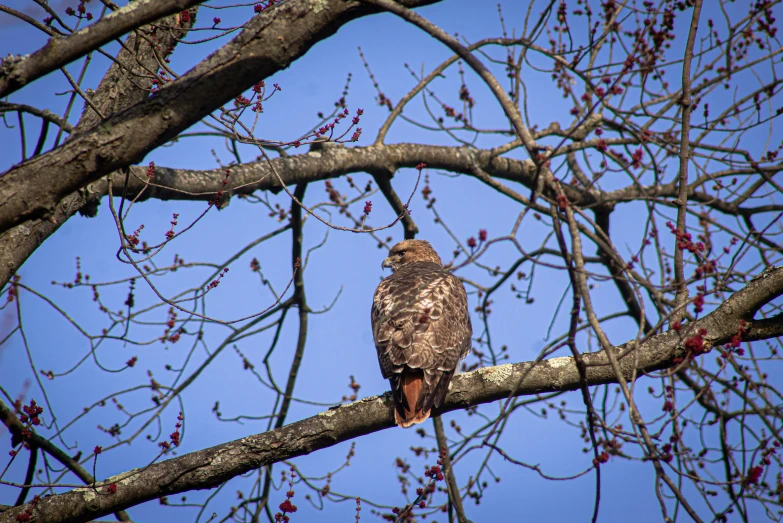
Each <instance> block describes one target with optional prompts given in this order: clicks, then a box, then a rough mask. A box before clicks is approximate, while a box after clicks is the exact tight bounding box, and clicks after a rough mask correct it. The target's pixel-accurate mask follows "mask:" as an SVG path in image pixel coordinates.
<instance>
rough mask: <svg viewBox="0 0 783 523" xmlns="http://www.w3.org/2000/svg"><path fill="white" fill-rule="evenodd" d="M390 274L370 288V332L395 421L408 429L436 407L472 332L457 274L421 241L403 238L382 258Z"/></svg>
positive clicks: (439, 403) (446, 388)
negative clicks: (391, 397) (388, 384)
mask: <svg viewBox="0 0 783 523" xmlns="http://www.w3.org/2000/svg"><path fill="white" fill-rule="evenodd" d="M381 266H382V267H383V268H387V267H388V268H391V270H392V274H391V275H390V276H389V277H387V278H385V279H384V280H383V281H381V283H380V284H379V285H378V288H377V289H376V290H375V296H374V297H373V303H372V333H373V338H374V340H375V348H376V349H377V350H378V362H379V363H380V365H381V373H382V374H383V377H384V378H386V379H388V380H389V382H390V383H391V389H392V396H393V397H394V407H395V408H394V420H395V421H396V422H397V425H399V426H400V427H404V428H406V427H410V426H411V425H414V424H416V423H421V422H423V421H424V420H426V419H427V418H429V417H430V411H431V410H432V408H433V407H440V405H441V404H442V403H443V398H445V397H446V393H447V392H448V390H449V383H450V382H451V378H452V376H454V373H455V372H457V371H458V367H459V363H460V361H461V360H462V359H463V358H464V357H465V356H467V355H468V352H470V346H471V336H472V334H473V330H472V328H471V325H470V315H469V314H468V297H467V294H466V293H465V287H464V286H463V285H462V282H461V281H459V278H457V277H456V276H454V275H453V274H451V273H450V272H449V271H448V270H446V269H444V268H443V263H442V262H441V260H440V257H439V256H438V254H437V253H436V252H435V250H434V249H433V248H432V246H431V245H430V244H429V242H426V241H423V240H404V241H401V242H400V243H398V244H397V245H395V246H394V247H392V249H391V251H389V256H388V258H386V259H385V260H383V264H382V265H381Z"/></svg>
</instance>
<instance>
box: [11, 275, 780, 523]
mask: <svg viewBox="0 0 783 523" xmlns="http://www.w3.org/2000/svg"><path fill="white" fill-rule="evenodd" d="M780 295H783V268H780V267H778V268H769V269H767V270H765V271H764V272H763V273H762V274H761V275H760V276H758V277H757V278H755V279H754V280H753V281H751V282H750V283H749V284H748V285H747V286H746V287H745V288H743V289H741V290H740V291H738V292H736V293H735V294H734V295H732V296H731V297H730V298H729V299H728V300H726V301H725V302H724V303H723V304H722V305H721V306H719V307H718V308H717V309H716V310H714V311H713V312H711V313H710V314H708V315H706V316H704V317H703V318H702V319H700V320H698V321H695V322H693V325H692V328H693V329H706V331H707V334H706V335H705V339H706V340H708V342H709V343H710V344H711V345H712V346H715V345H719V344H722V343H725V342H727V341H729V340H730V339H731V337H732V336H733V335H734V334H736V333H737V328H738V325H739V321H740V320H741V319H747V318H749V317H750V316H751V315H752V314H753V312H754V311H756V310H758V308H759V307H760V306H761V305H763V304H766V303H769V302H770V301H771V300H773V299H775V298H776V297H778V296H780ZM762 321H763V327H764V328H763V329H761V332H763V335H764V337H768V336H780V335H783V322H781V321H779V319H778V320H776V322H770V321H764V320H762ZM757 323H758V321H757V320H751V321H750V322H749V325H748V329H747V334H746V336H745V339H746V340H756V339H760V338H761V332H757V329H756V325H757ZM773 325H774V326H776V327H777V329H776V330H775V329H773V328H772V327H773ZM635 345H636V342H635V341H630V342H627V343H625V344H624V345H621V346H619V347H612V348H611V349H610V350H611V351H613V353H614V359H615V361H616V362H617V364H618V365H619V370H620V372H621V375H622V377H623V378H624V379H626V380H627V379H632V378H633V377H634V376H638V375H640V374H645V373H649V372H652V371H655V370H659V369H663V368H668V367H670V366H671V365H672V364H673V360H674V358H677V357H684V356H685V353H684V351H683V349H682V342H681V340H680V337H679V334H678V333H676V332H674V331H669V332H665V333H663V334H658V335H656V336H653V337H650V338H649V339H647V340H646V341H644V342H642V343H639V344H638V346H635ZM634 352H636V353H635V354H634ZM621 354H626V356H625V357H623V358H621V359H619V361H618V360H617V358H618V356H619V355H621ZM628 354H632V356H630V357H629V356H628ZM581 357H582V360H583V362H584V365H585V370H586V377H583V378H582V379H581V380H580V373H579V369H578V368H577V365H576V362H575V359H574V358H573V357H561V358H554V359H550V360H545V361H543V362H540V363H538V364H534V363H533V362H525V363H516V364H506V365H500V366H497V367H488V368H483V369H479V370H477V371H474V372H469V373H466V374H461V375H459V376H457V377H455V379H454V381H453V385H452V388H451V392H450V393H449V395H448V397H447V398H446V401H445V402H444V405H443V407H442V408H441V409H439V410H438V411H437V412H434V413H433V414H434V415H438V414H442V413H443V412H449V411H452V410H457V409H463V408H466V407H468V406H471V405H478V404H481V403H488V402H491V401H495V400H499V399H505V398H506V397H507V396H508V395H509V394H510V393H512V392H513V391H516V394H518V395H531V394H539V393H543V392H553V391H563V390H577V389H579V387H580V381H581V382H582V383H584V381H586V382H587V384H588V385H590V386H594V385H600V384H607V383H616V382H617V379H618V375H617V374H616V373H615V370H613V368H612V366H611V365H609V360H610V358H609V357H607V354H606V353H605V352H604V351H600V352H595V353H583V354H582V355H581ZM634 362H636V364H635V363H634ZM522 376H525V378H524V381H523V382H522V383H521V385H520V384H519V381H520V379H521V377H522ZM393 408H394V407H393V403H392V399H391V396H390V395H389V394H388V393H386V394H384V395H382V396H373V397H370V398H365V399H363V400H361V401H357V402H355V403H351V404H349V405H343V406H340V407H336V408H332V409H329V410H327V411H324V412H322V413H320V414H318V415H316V416H313V417H310V418H307V419H304V420H301V421H297V422H294V423H291V424H289V425H286V426H284V427H281V428H279V429H275V430H271V431H269V432H265V433H262V434H256V435H253V436H248V437H246V438H242V439H240V440H236V441H231V442H228V443H224V444H222V445H217V446H215V447H211V448H208V449H204V450H200V451H196V452H192V453H189V454H185V455H183V456H179V457H177V458H173V459H170V460H167V461H163V462H160V463H155V464H153V465H150V466H148V467H145V468H142V469H134V470H132V471H129V472H125V473H123V474H119V475H117V476H113V477H111V478H108V479H107V480H106V481H105V482H104V484H108V483H114V484H116V486H117V491H116V492H115V493H113V494H109V493H104V492H103V490H102V489H100V488H98V489H97V490H96V489H93V488H79V489H74V490H71V491H69V492H66V493H64V494H58V495H54V496H50V497H47V498H43V499H40V500H38V502H37V503H36V505H35V507H34V508H33V509H32V512H33V516H34V518H35V521H41V522H47V521H52V522H54V521H57V522H74V523H75V522H85V521H90V520H91V519H94V518H98V517H101V516H103V515H106V514H110V513H111V512H114V511H117V510H119V509H123V508H127V507H131V506H134V505H137V504H139V503H143V502H145V501H150V500H152V499H155V498H158V497H160V496H165V495H172V494H176V493H179V492H185V491H189V490H194V489H205V488H213V487H216V486H218V485H220V484H221V483H223V482H225V481H227V480H229V479H231V478H233V477H236V476H238V475H240V474H243V473H245V472H248V471H250V470H253V469H257V468H260V467H263V466H266V465H269V464H271V463H276V462H279V461H282V460H286V459H291V458H294V457H297V456H302V455H305V454H309V453H311V452H314V451H316V450H319V449H322V448H326V447H331V446H333V445H336V444H338V443H340V442H343V441H347V440H349V439H353V438H356V437H359V436H363V435H365V434H370V433H372V432H377V431H379V430H384V429H388V428H391V427H393V426H394V416H393ZM100 486H102V485H97V486H96V487H100ZM29 508H30V507H29V505H24V506H21V507H15V508H13V509H11V510H8V511H6V512H3V513H2V514H0V523H10V522H13V521H15V518H16V515H17V514H19V513H21V512H22V511H24V510H28V509H29Z"/></svg>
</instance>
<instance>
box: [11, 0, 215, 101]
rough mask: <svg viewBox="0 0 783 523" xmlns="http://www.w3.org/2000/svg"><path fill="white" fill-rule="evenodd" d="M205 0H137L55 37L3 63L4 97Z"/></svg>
mask: <svg viewBox="0 0 783 523" xmlns="http://www.w3.org/2000/svg"><path fill="white" fill-rule="evenodd" d="M203 1H204V0H137V1H136V2H131V3H130V4H128V5H127V6H125V7H123V8H121V9H119V10H117V11H115V12H113V13H110V14H108V15H106V16H105V17H103V18H102V19H100V20H98V21H97V22H95V23H94V24H92V25H90V26H87V27H85V28H84V29H81V30H80V31H77V32H75V33H73V34H71V35H69V36H67V37H65V38H60V37H52V38H50V39H49V42H48V43H47V44H46V45H45V46H43V47H42V48H41V49H39V50H38V51H36V52H35V53H33V54H31V55H29V56H26V57H24V58H13V57H12V58H6V59H5V60H4V61H3V63H2V64H0V98H4V97H6V96H8V95H9V94H11V93H13V92H14V91H17V90H19V89H21V88H22V87H24V86H25V85H27V84H28V83H30V82H32V81H33V80H36V79H38V78H41V77H42V76H44V75H46V74H48V73H51V72H52V71H56V70H57V69H59V68H60V67H64V66H66V65H68V64H69V63H71V62H73V61H74V60H78V59H79V58H81V57H82V56H85V55H86V54H87V53H89V52H91V51H94V50H95V49H97V48H98V47H100V46H102V45H104V44H106V43H108V42H111V41H112V40H114V39H115V38H119V37H121V36H122V35H124V34H125V33H127V32H128V31H131V30H132V29H135V28H137V27H139V26H142V25H144V24H148V23H150V22H154V21H155V20H159V19H161V18H163V17H165V16H169V15H171V14H174V13H178V12H180V11H182V10H184V9H187V8H188V7H191V6H194V5H196V4H200V3H201V2H203Z"/></svg>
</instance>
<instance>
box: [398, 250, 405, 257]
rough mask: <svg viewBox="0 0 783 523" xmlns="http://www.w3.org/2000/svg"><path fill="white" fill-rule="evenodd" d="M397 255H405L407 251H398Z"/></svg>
mask: <svg viewBox="0 0 783 523" xmlns="http://www.w3.org/2000/svg"><path fill="white" fill-rule="evenodd" d="M397 256H405V251H397Z"/></svg>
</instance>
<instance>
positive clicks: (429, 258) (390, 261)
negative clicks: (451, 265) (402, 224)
mask: <svg viewBox="0 0 783 523" xmlns="http://www.w3.org/2000/svg"><path fill="white" fill-rule="evenodd" d="M414 262H430V263H437V264H438V265H443V262H441V261H440V256H438V253H437V252H435V249H433V248H432V245H430V242H428V241H425V240H403V241H401V242H400V243H398V244H397V245H395V246H394V247H392V248H391V250H390V251H389V256H388V257H387V258H386V259H385V260H383V263H382V264H381V267H383V268H384V269H385V268H387V267H388V268H390V269H391V270H392V272H394V271H396V270H397V269H399V268H400V267H402V266H403V265H407V264H409V263H414Z"/></svg>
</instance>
